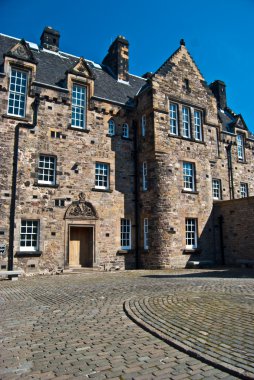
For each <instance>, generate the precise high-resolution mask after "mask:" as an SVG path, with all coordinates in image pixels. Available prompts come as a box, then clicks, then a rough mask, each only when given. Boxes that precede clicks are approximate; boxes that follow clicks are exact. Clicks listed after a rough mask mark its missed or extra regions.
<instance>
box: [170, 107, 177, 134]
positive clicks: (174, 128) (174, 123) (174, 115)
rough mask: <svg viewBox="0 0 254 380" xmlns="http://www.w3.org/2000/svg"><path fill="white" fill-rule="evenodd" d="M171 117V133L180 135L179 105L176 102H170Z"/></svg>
mask: <svg viewBox="0 0 254 380" xmlns="http://www.w3.org/2000/svg"><path fill="white" fill-rule="evenodd" d="M169 119H170V133H171V134H172V135H178V120H177V105H176V104H174V103H170V108H169Z"/></svg>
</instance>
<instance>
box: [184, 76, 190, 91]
mask: <svg viewBox="0 0 254 380" xmlns="http://www.w3.org/2000/svg"><path fill="white" fill-rule="evenodd" d="M183 82H184V85H183V87H184V88H185V90H186V91H190V90H191V89H190V81H189V79H187V78H185V79H184V81H183Z"/></svg>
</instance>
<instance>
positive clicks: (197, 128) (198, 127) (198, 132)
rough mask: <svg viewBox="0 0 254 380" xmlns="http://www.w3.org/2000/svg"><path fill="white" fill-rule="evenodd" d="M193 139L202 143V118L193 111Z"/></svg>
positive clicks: (197, 112)
mask: <svg viewBox="0 0 254 380" xmlns="http://www.w3.org/2000/svg"><path fill="white" fill-rule="evenodd" d="M194 138H195V140H197V141H202V116H201V112H200V111H198V110H194Z"/></svg>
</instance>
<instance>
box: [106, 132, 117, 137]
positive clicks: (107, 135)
mask: <svg viewBox="0 0 254 380" xmlns="http://www.w3.org/2000/svg"><path fill="white" fill-rule="evenodd" d="M115 136H116V135H115V134H113V135H111V134H110V133H107V134H106V137H115Z"/></svg>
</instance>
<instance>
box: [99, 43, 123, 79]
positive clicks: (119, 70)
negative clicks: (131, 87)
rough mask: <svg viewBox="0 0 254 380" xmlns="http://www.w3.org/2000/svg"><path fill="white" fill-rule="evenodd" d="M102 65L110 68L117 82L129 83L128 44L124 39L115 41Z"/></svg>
mask: <svg viewBox="0 0 254 380" xmlns="http://www.w3.org/2000/svg"><path fill="white" fill-rule="evenodd" d="M102 64H103V65H105V66H107V67H108V68H110V70H111V72H112V73H113V75H114V76H115V77H116V78H117V80H122V81H125V82H128V81H129V42H128V41H127V40H126V39H125V37H123V36H118V37H117V38H116V39H115V41H114V42H113V43H112V44H111V46H110V47H109V49H108V54H107V55H106V57H105V58H104V60H103V62H102Z"/></svg>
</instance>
